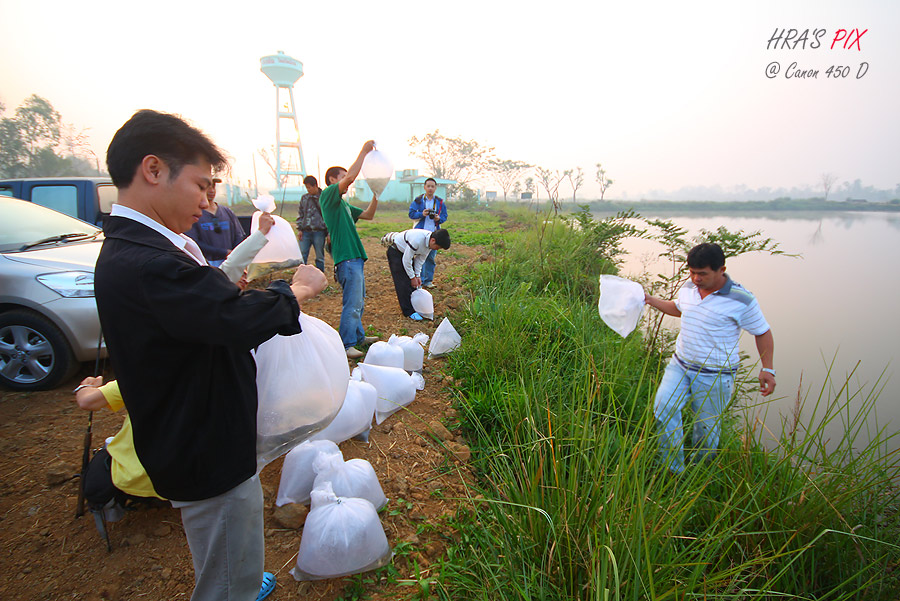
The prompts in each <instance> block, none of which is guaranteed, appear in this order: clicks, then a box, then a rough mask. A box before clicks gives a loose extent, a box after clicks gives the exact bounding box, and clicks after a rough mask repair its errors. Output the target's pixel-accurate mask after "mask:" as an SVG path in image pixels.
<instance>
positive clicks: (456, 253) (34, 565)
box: [0, 240, 480, 601]
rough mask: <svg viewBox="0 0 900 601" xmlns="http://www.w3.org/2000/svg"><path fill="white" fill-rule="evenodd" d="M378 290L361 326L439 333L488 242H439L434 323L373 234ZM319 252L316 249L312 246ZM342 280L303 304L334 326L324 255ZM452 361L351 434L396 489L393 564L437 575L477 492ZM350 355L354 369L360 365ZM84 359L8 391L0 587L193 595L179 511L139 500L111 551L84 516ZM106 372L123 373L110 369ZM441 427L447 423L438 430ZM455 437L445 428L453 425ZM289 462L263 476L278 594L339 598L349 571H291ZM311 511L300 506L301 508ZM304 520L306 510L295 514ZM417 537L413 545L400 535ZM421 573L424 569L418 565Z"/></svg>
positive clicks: (397, 594) (399, 593) (372, 279)
mask: <svg viewBox="0 0 900 601" xmlns="http://www.w3.org/2000/svg"><path fill="white" fill-rule="evenodd" d="M365 243H366V247H367V251H368V254H369V257H370V258H369V261H368V262H367V263H366V268H365V271H366V287H367V300H366V308H365V313H364V315H363V324H364V325H365V326H366V328H367V334H371V333H373V330H374V331H375V332H377V333H378V334H379V335H381V336H382V338H383V339H385V340H386V339H387V338H388V337H389V336H390V335H391V334H407V335H413V334H414V333H416V332H425V333H427V334H429V336H430V335H431V334H433V332H434V329H435V327H436V325H437V323H438V322H439V320H440V316H441V315H443V314H445V313H447V312H449V311H451V310H453V309H455V308H456V307H458V306H459V303H461V302H462V294H463V292H462V290H461V289H460V288H459V287H457V286H456V285H455V284H454V283H453V282H454V281H455V277H454V276H457V275H459V274H461V273H463V272H464V271H465V270H466V269H467V268H468V267H470V266H471V265H472V264H473V263H474V262H476V261H478V260H480V252H479V249H477V248H467V247H462V246H457V247H455V248H453V249H451V251H453V252H448V253H439V255H438V268H437V273H436V276H435V284H436V287H435V288H434V289H432V291H431V292H432V293H433V295H434V298H435V314H436V318H437V320H436V321H435V322H428V321H425V322H419V323H416V322H413V321H411V320H409V319H407V318H404V317H403V316H402V315H401V314H400V311H399V307H398V305H397V300H396V296H395V294H394V290H393V285H392V283H391V277H390V272H389V270H388V265H387V260H386V259H385V256H384V250H383V249H382V248H381V247H380V246H378V244H377V241H368V240H367V241H366V242H365ZM310 258H312V257H310ZM326 272H327V275H328V280H329V285H330V287H329V288H328V289H326V290H325V292H323V293H322V294H321V295H320V296H319V297H318V298H316V299H314V300H312V301H309V302H308V303H306V304H305V305H304V308H303V309H304V311H305V312H306V313H308V314H310V315H313V316H315V317H318V318H320V319H322V320H324V321H325V322H327V323H329V324H331V325H332V326H334V327H335V328H336V327H337V325H338V320H339V316H340V310H341V291H340V287H339V286H338V285H337V284H336V283H335V282H334V280H333V272H332V269H331V264H330V257H329V263H328V264H327V266H326ZM443 362H444V360H443V359H428V358H427V356H426V359H425V372H424V376H425V389H424V390H422V391H419V392H418V394H417V396H416V400H415V401H414V402H413V403H412V404H411V405H410V406H409V409H410V410H411V413H407V412H403V411H401V412H398V413H396V414H394V415H393V416H391V417H390V418H389V419H388V420H386V421H385V422H384V423H383V424H381V425H379V426H375V427H373V429H372V431H371V435H370V438H369V442H368V443H362V442H359V441H347V442H345V443H343V444H342V445H341V450H342V451H343V454H344V458H345V459H351V458H357V457H359V458H363V459H367V460H368V461H369V462H371V463H372V465H373V466H374V468H375V471H376V473H377V475H378V477H379V480H380V482H381V485H382V488H383V489H384V492H385V494H386V495H387V496H388V498H389V499H390V502H389V504H388V505H387V507H386V509H385V510H383V511H382V512H381V513H380V517H381V520H382V524H383V526H384V529H385V532H386V534H387V537H388V541H389V543H390V544H391V546H392V547H394V548H397V545H398V544H400V548H401V549H403V552H402V553H398V555H396V556H395V557H394V559H393V565H394V567H395V568H396V569H397V571H398V572H399V573H400V577H401V578H403V579H406V578H410V576H409V575H410V574H412V573H413V567H412V566H413V562H416V563H417V564H418V566H419V570H420V576H421V577H423V578H427V577H429V575H432V572H431V570H432V569H433V567H432V566H434V565H435V562H436V560H438V559H439V558H440V557H441V556H442V554H443V553H444V551H445V548H446V544H447V541H448V540H449V538H448V537H451V536H453V532H452V528H451V527H450V526H449V525H448V524H447V520H448V518H449V517H450V516H452V515H453V514H454V513H455V512H456V509H457V507H458V506H459V505H460V504H461V503H465V502H466V500H465V499H466V497H467V496H468V494H469V492H468V489H467V487H466V482H467V481H470V472H469V470H468V468H467V454H468V448H467V447H466V446H465V441H464V440H463V439H462V438H461V437H459V436H457V435H456V433H455V432H453V430H454V426H455V423H456V422H455V418H454V412H453V410H452V408H451V394H452V383H453V382H452V379H450V378H447V377H445V375H444V374H443V373H442V370H443ZM352 363H353V362H351V367H352ZM92 369H93V365H89V364H85V365H84V366H83V368H82V370H81V372H80V373H79V374H78V375H77V376H76V378H74V379H73V380H71V381H69V382H66V383H65V384H64V385H63V386H61V387H59V388H57V389H56V390H52V391H46V392H38V393H18V392H11V391H8V390H5V389H0V569H2V572H3V576H2V577H0V598H2V599H16V600H18V601H28V600H32V599H34V600H38V599H40V600H57V599H59V600H61V599H86V600H98V599H110V600H118V599H121V600H130V599H142V600H154V599H160V600H162V599H189V598H190V594H191V590H192V588H193V577H194V576H193V568H192V564H191V556H190V552H189V549H188V546H187V542H186V540H185V538H184V533H183V531H182V526H181V520H180V516H179V514H178V513H177V512H176V511H175V510H174V509H172V508H171V507H162V508H154V509H141V510H138V511H133V512H129V513H128V514H127V515H126V516H125V518H124V519H122V520H121V521H119V522H115V523H111V524H109V532H110V538H111V541H112V545H113V551H112V552H111V553H108V552H107V550H106V547H105V545H104V544H103V542H102V541H101V539H100V537H99V535H98V533H97V530H96V529H95V527H94V523H93V519H92V518H91V516H90V513H88V514H87V515H85V516H83V517H81V518H77V519H76V518H75V517H74V516H75V508H76V502H77V495H78V486H79V484H78V477H77V474H78V472H79V471H80V466H81V454H82V441H83V438H84V433H85V430H86V428H87V424H88V414H87V413H86V412H84V411H81V410H79V409H78V408H77V406H76V405H75V403H74V402H73V400H74V395H73V394H72V389H73V388H74V386H75V385H77V383H78V381H79V380H80V379H81V378H83V377H85V376H87V375H90V371H91V370H92ZM104 376H105V377H106V378H107V379H111V378H113V377H114V374H113V373H111V371H110V370H109V369H108V368H107V370H106V371H105V373H104ZM122 419H123V417H122V415H118V414H113V413H111V412H109V411H99V412H96V413H95V414H94V421H93V447H94V448H96V447H98V446H100V445H102V443H103V440H104V439H105V438H106V437H108V436H112V435H113V434H115V432H116V431H117V430H118V428H119V426H120V425H121V423H122ZM433 422H442V423H443V424H444V425H447V426H449V427H450V430H451V434H452V438H450V439H448V440H446V441H441V442H439V441H438V438H437V437H435V436H434V435H433V433H432V432H431V430H430V426H429V424H431V423H433ZM438 430H440V428H438ZM442 434H443V436H444V438H447V432H442ZM281 464H282V460H281V459H278V460H276V461H275V462H273V463H272V464H270V465H268V466H266V467H265V468H264V469H263V471H262V474H261V479H262V483H263V490H264V495H265V503H266V518H265V519H266V531H265V536H266V569H267V570H268V571H271V572H273V573H275V574H276V577H277V579H278V585H277V587H276V589H275V591H274V592H273V593H272V595H271V596H270V597H269V599H272V600H273V601H279V600H284V599H300V598H303V599H335V598H339V597H341V596H342V595H343V594H345V592H346V593H350V592H351V591H346V590H345V589H347V586H348V583H349V582H350V580H349V579H334V580H325V581H318V582H295V581H294V579H293V578H292V577H291V576H290V574H288V570H290V569H291V568H292V567H293V566H294V564H295V561H296V553H297V549H298V546H299V543H300V537H301V534H302V528H300V529H296V528H290V527H285V525H284V522H287V523H290V519H287V518H282V519H281V521H279V519H277V518H278V517H280V516H278V515H276V512H275V509H276V508H275V497H276V493H277V491H278V482H279V478H280V473H281ZM301 514H302V512H301ZM294 519H296V516H294ZM401 543H406V544H401ZM412 578H414V577H412ZM416 590H417V587H410V586H404V585H402V584H389V583H386V582H384V581H382V582H380V583H375V584H368V585H367V592H366V594H367V595H369V596H370V598H372V599H401V598H406V597H408V596H409V595H410V594H412V593H413V592H415V591H416Z"/></svg>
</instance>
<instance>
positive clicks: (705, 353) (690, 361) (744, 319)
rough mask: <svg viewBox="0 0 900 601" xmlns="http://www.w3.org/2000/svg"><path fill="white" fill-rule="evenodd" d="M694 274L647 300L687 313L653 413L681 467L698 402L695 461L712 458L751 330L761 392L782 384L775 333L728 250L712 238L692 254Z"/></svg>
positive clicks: (665, 453)
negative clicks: (730, 263) (689, 415)
mask: <svg viewBox="0 0 900 601" xmlns="http://www.w3.org/2000/svg"><path fill="white" fill-rule="evenodd" d="M687 265H688V269H689V270H690V279H689V280H688V281H687V282H686V283H685V284H684V286H682V288H681V290H679V291H678V296H677V297H676V299H675V300H673V301H672V300H662V299H660V298H657V297H655V296H650V295H649V294H645V295H644V302H646V303H647V304H648V305H650V306H651V307H654V308H656V309H658V310H660V311H662V312H663V313H665V314H666V315H672V316H674V317H680V318H681V329H680V331H679V332H678V338H677V340H676V341H675V354H674V355H673V357H672V359H671V360H670V361H669V365H668V366H667V367H666V371H665V373H664V374H663V378H662V381H661V382H660V384H659V390H657V391H656V399H655V401H654V404H653V413H654V416H655V417H656V425H657V428H658V429H659V433H660V441H659V447H660V454H661V456H662V459H663V463H664V464H665V466H666V467H667V468H668V469H669V470H670V471H671V472H674V473H680V472H682V471H684V434H683V429H682V425H681V410H682V408H683V407H684V406H685V404H686V403H687V402H688V400H690V402H691V409H692V410H693V411H694V414H695V417H694V431H693V438H692V441H691V442H692V443H693V446H694V448H695V452H694V457H693V459H694V461H695V462H696V461H699V460H702V459H705V458H708V457H712V456H713V455H714V454H715V452H716V449H717V448H718V446H719V433H720V431H721V425H722V424H721V422H722V415H723V414H724V413H725V409H726V407H727V406H728V402H729V401H730V400H731V395H732V392H733V390H734V374H735V372H736V371H737V368H738V366H739V364H740V358H739V356H738V350H739V349H738V341H739V340H740V337H741V331H742V330H746V331H748V332H750V334H752V335H753V336H754V337H755V338H756V349H757V351H758V352H759V361H760V363H761V364H762V368H761V369H760V371H759V391H760V393H761V394H762V395H763V396H769V395H770V394H772V392H774V390H775V369H774V368H773V365H774V354H775V339H774V338H773V337H772V329H771V328H770V327H769V324H768V323H767V322H766V318H765V317H763V314H762V310H761V309H760V308H759V303H758V302H757V301H756V298H755V297H754V296H753V295H752V294H751V293H750V292H749V291H747V290H746V289H744V287H743V286H741V285H740V284H738V283H737V282H735V281H733V280H732V279H731V278H730V277H728V275H726V274H725V253H724V252H723V251H722V248H721V247H720V246H719V245H718V244H714V243H709V242H705V243H703V244H698V245H697V246H695V247H694V248H692V249H691V250H690V252H688V255H687Z"/></svg>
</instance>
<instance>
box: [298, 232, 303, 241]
mask: <svg viewBox="0 0 900 601" xmlns="http://www.w3.org/2000/svg"><path fill="white" fill-rule="evenodd" d="M297 240H298V241H299V240H303V230H297Z"/></svg>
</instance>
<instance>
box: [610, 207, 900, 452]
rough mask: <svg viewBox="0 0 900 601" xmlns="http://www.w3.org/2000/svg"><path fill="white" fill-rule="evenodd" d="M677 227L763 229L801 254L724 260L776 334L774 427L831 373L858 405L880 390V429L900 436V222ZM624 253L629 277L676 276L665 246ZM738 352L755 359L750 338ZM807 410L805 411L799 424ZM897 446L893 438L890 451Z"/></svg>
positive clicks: (873, 219)
mask: <svg viewBox="0 0 900 601" xmlns="http://www.w3.org/2000/svg"><path fill="white" fill-rule="evenodd" d="M671 220H672V221H674V222H675V223H676V224H678V225H680V226H682V227H685V228H687V229H688V231H689V234H690V235H691V236H693V235H694V234H696V233H698V232H699V231H700V229H703V228H705V229H715V228H717V227H719V226H721V225H724V226H726V227H727V228H729V229H730V230H738V229H741V230H744V231H745V232H752V231H756V230H760V231H761V232H762V235H763V237H767V238H772V239H773V240H776V241H778V242H779V243H780V245H781V246H780V248H781V250H783V251H785V252H787V253H792V254H793V253H796V254H799V255H801V257H800V258H791V257H785V256H777V255H776V256H773V255H764V254H758V253H757V254H750V255H745V256H742V257H737V258H735V259H731V260H729V261H728V262H727V269H728V273H729V274H730V275H731V276H732V277H733V278H734V280H735V281H737V282H740V283H741V284H743V285H744V286H745V287H746V288H747V289H749V290H750V291H751V292H753V293H754V294H755V295H756V297H757V299H758V300H759V302H760V305H761V307H762V309H763V312H764V313H765V315H766V319H767V320H768V321H769V323H770V324H771V326H772V333H773V334H774V336H775V367H776V369H777V371H778V388H777V390H776V393H775V394H776V397H777V398H776V399H774V400H773V401H772V402H771V403H769V404H768V414H767V415H766V425H767V426H768V428H769V429H770V430H772V431H773V432H780V431H781V416H784V417H789V416H790V414H791V411H792V410H793V407H794V405H795V401H796V399H797V396H798V392H799V394H800V396H801V397H804V396H807V395H809V396H812V397H813V400H814V399H815V397H816V396H817V395H818V394H819V392H820V390H821V389H822V388H823V386H826V381H827V380H828V374H829V370H830V380H831V382H832V384H828V385H827V386H830V387H835V388H837V387H840V386H841V384H842V383H843V381H844V380H845V379H846V378H847V377H850V390H849V392H847V391H845V393H844V394H850V395H853V394H856V396H857V397H858V398H859V397H864V396H866V395H868V394H869V393H870V392H871V391H872V389H873V388H874V389H879V388H882V387H883V389H882V390H881V392H880V394H879V397H878V402H877V404H876V411H877V418H878V422H880V423H879V425H881V426H883V425H884V424H885V423H887V422H890V423H889V424H888V427H887V431H888V432H892V431H896V430H897V428H898V424H900V404H898V403H897V402H896V400H897V399H898V397H900V378H896V379H895V378H892V377H891V376H892V375H893V372H894V367H893V366H894V363H895V362H896V360H897V358H898V352H897V346H898V345H897V341H898V340H900V317H898V315H897V311H896V309H895V305H896V300H895V299H897V298H900V277H898V276H900V268H898V266H897V265H898V259H900V215H897V214H884V213H835V214H831V213H809V214H806V213H803V214H794V213H790V214H788V216H786V215H785V214H784V213H773V214H771V215H770V214H765V215H760V214H756V215H753V216H747V215H742V216H734V215H727V216H717V217H694V216H691V217H681V216H679V217H673V218H671ZM626 249H627V250H628V251H629V253H630V254H629V256H628V257H627V259H626V263H625V266H624V269H623V274H625V275H627V274H635V273H638V272H641V271H655V272H657V273H664V272H667V271H668V272H671V269H672V266H671V265H670V264H666V263H664V262H662V261H658V260H657V256H658V254H659V253H660V252H662V247H661V246H660V245H658V244H656V243H653V242H650V241H646V240H630V241H628V242H627V243H626ZM665 323H666V325H667V326H670V327H678V320H677V319H675V318H672V317H666V318H665ZM741 349H742V350H743V351H744V352H745V353H747V354H748V355H749V356H750V357H751V359H752V360H754V361H755V360H756V358H757V353H756V349H755V346H754V340H753V337H752V336H750V335H748V334H745V335H744V336H743V337H742V339H741ZM857 364H858V366H857ZM851 374H852V376H851ZM801 378H802V380H801ZM834 392H837V391H836V389H835V391H834ZM761 400H762V399H761V397H760V398H757V399H755V401H756V402H760V401H761ZM851 407H852V403H851ZM808 412H809V410H807V409H804V414H802V415H801V416H800V420H801V422H802V421H803V420H804V419H807V418H808V417H809V416H808V415H806V413H808ZM872 418H873V419H874V416H872ZM873 425H874V424H873ZM835 427H840V426H839V425H835ZM835 438H838V436H835ZM897 446H898V442H897V441H893V443H892V445H891V448H892V449H893V448H897Z"/></svg>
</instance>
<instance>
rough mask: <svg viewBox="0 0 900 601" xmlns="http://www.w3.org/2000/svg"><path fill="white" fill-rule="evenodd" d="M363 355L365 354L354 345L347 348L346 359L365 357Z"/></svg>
mask: <svg viewBox="0 0 900 601" xmlns="http://www.w3.org/2000/svg"><path fill="white" fill-rule="evenodd" d="M365 356H366V354H365V353H364V352H362V351H361V350H359V349H358V348H356V347H352V346H351V347H350V348H348V349H347V358H348V359H359V358H361V357H365Z"/></svg>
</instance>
